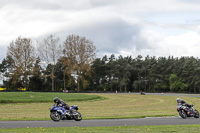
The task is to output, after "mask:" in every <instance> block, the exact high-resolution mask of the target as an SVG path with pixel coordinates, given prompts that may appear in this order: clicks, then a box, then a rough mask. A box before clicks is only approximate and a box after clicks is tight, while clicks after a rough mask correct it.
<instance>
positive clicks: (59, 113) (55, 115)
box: [50, 104, 82, 122]
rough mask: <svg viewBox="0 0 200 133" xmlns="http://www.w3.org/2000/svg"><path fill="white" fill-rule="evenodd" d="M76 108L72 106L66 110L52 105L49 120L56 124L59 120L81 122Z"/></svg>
mask: <svg viewBox="0 0 200 133" xmlns="http://www.w3.org/2000/svg"><path fill="white" fill-rule="evenodd" d="M77 110H78V106H77V105H74V106H71V107H70V110H66V109H65V108H64V107H61V106H59V107H56V106H55V104H53V105H52V107H51V108H50V112H51V113H50V118H51V119H52V120H53V121H55V122H58V121H60V120H73V119H74V120H75V121H81V120H82V116H81V113H80V112H78V111H77Z"/></svg>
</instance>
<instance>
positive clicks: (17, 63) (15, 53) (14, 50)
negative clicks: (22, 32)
mask: <svg viewBox="0 0 200 133" xmlns="http://www.w3.org/2000/svg"><path fill="white" fill-rule="evenodd" d="M7 56H8V57H9V58H10V59H11V61H12V62H11V63H12V67H13V75H12V78H13V79H14V80H13V82H14V84H16V83H17V82H19V81H20V80H21V79H23V81H24V82H23V84H25V85H24V87H25V88H26V89H27V88H28V80H29V79H28V78H29V77H28V76H30V75H31V73H32V68H33V66H32V64H33V63H34V61H35V49H34V47H33V46H32V41H31V40H30V39H28V38H21V37H18V38H17V39H16V41H15V42H14V41H13V42H11V43H10V46H9V47H8V50H7Z"/></svg>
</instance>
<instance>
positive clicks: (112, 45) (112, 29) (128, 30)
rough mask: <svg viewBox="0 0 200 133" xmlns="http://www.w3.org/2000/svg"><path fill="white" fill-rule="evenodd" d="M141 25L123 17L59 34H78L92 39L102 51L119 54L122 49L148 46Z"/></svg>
mask: <svg viewBox="0 0 200 133" xmlns="http://www.w3.org/2000/svg"><path fill="white" fill-rule="evenodd" d="M141 28H142V27H141V25H138V24H129V23H127V22H125V21H123V20H121V19H115V20H112V21H107V22H99V23H95V24H93V25H89V26H85V27H82V28H79V29H74V30H71V31H68V32H67V33H66V32H65V31H61V32H59V33H57V34H59V36H61V38H63V37H64V38H66V37H65V36H63V35H66V34H77V35H80V36H85V37H86V38H88V39H90V40H92V41H93V42H94V45H95V46H96V47H97V50H98V51H99V52H101V53H111V54H119V52H120V51H121V50H130V49H132V48H133V47H136V49H137V50H138V51H140V50H142V49H144V48H145V49H146V48H148V47H149V46H148V44H147V42H146V40H145V39H144V38H142V37H141Z"/></svg>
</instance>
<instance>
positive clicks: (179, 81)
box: [0, 35, 200, 93]
mask: <svg viewBox="0 0 200 133" xmlns="http://www.w3.org/2000/svg"><path fill="white" fill-rule="evenodd" d="M37 46H38V47H37V48H35V47H33V46H32V41H31V39H28V38H21V37H19V38H17V39H16V40H15V41H13V42H11V43H10V46H9V47H8V50H7V57H6V58H5V59H4V60H3V61H2V63H1V64H0V70H1V71H0V72H1V73H2V74H3V77H4V81H3V82H4V87H5V88H6V89H7V90H16V89H17V88H20V87H21V88H26V90H30V91H62V90H69V91H77V92H80V91H101V92H102V91H106V92H108V91H111V92H114V91H116V90H117V91H118V92H129V91H131V92H138V91H145V92H189V93H199V92H200V80H199V79H200V60H199V59H198V58H194V57H180V58H178V57H176V58H174V57H173V56H169V57H149V56H146V57H142V56H141V55H138V56H137V57H136V58H132V57H131V56H127V57H123V56H118V57H115V55H111V56H109V57H108V56H107V55H105V56H104V57H102V58H95V57H96V47H95V46H94V45H93V42H92V41H90V40H88V39H86V38H85V37H80V36H78V35H69V36H67V37H66V39H65V41H64V42H60V39H59V37H57V36H53V35H50V36H48V37H47V38H44V39H43V40H41V41H38V45H37Z"/></svg>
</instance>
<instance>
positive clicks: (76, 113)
mask: <svg viewBox="0 0 200 133" xmlns="http://www.w3.org/2000/svg"><path fill="white" fill-rule="evenodd" d="M73 115H74V120H75V121H81V120H82V115H81V113H80V112H78V111H76V112H73Z"/></svg>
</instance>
